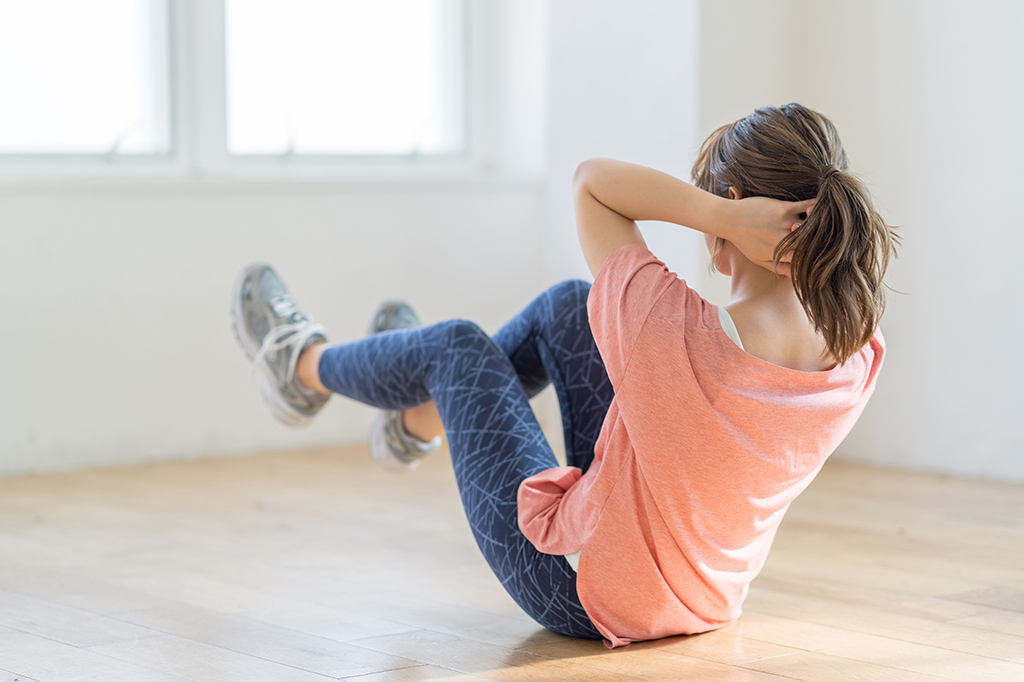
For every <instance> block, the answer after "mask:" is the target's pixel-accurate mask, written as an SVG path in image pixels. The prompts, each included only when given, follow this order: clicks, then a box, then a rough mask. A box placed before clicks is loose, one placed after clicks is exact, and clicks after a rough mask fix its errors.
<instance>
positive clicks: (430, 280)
mask: <svg viewBox="0 0 1024 682" xmlns="http://www.w3.org/2000/svg"><path fill="white" fill-rule="evenodd" d="M539 196H540V191H539V186H538V184H537V183H536V182H532V181H489V182H488V181H477V182H462V183H457V182H456V183H453V182H436V183H406V184H399V185H397V186H396V185H391V184H368V183H362V184H359V183H357V184H345V185H339V184H323V185H316V184H295V185H286V184H272V183H268V184H262V185H260V184H239V185H232V184H223V183H221V184H212V185H210V184H200V183H178V184H173V183H172V184H149V185H142V186H133V185H123V184H121V185H111V184H97V185H79V186H67V185H64V186H55V187H49V188H47V187H43V186H21V187H13V188H12V187H7V188H4V189H2V190H0V215H3V216H4V219H3V224H2V226H0V296H2V297H3V300H4V306H3V310H4V315H3V323H2V325H0V356H2V357H4V358H6V359H7V369H6V371H5V374H4V380H3V388H2V389H0V474H14V473H25V472H35V471H48V470H57V469H70V468H82V467H87V466H96V465H110V464H117V463H128V462H144V461H152V460H157V459H166V458H172V457H196V456H208V455H214V454H221V453H235V452H246V451H257V450H266V449H275V448H286V447H287V448H291V447H303V446H310V445H317V444H327V443H337V442H354V441H357V440H360V439H362V438H364V437H365V433H366V428H367V425H368V424H369V419H370V415H371V412H370V411H369V410H368V409H366V408H363V407H361V406H358V405H356V404H355V403H353V402H351V401H348V400H346V399H335V400H334V401H333V403H334V404H331V405H328V407H327V408H326V410H325V412H324V413H323V416H322V417H321V418H319V419H318V420H317V421H316V423H315V424H314V425H313V426H311V427H310V428H309V429H307V430H291V429H288V428H286V427H283V426H280V425H278V424H277V423H276V422H274V421H273V420H272V419H270V418H269V417H268V413H267V410H266V408H265V406H264V405H263V404H262V402H261V400H260V398H259V396H258V385H259V382H258V381H256V380H255V379H252V378H251V377H250V369H249V368H250V365H249V363H248V361H246V360H245V359H244V356H243V355H242V353H241V351H240V350H239V348H238V347H237V345H236V343H235V339H234V338H233V336H232V332H231V328H230V322H229V303H230V297H231V289H232V286H233V282H234V277H235V275H236V273H237V272H238V271H239V270H240V269H241V268H242V267H243V266H244V265H245V264H246V263H248V262H250V261H253V260H270V261H271V262H273V263H274V264H275V265H276V266H278V268H279V271H280V272H281V273H282V276H283V277H284V278H285V281H286V283H287V284H288V285H289V287H290V288H291V289H292V291H293V293H294V294H295V296H296V299H297V300H298V301H299V303H300V304H301V305H303V306H304V307H306V308H307V309H308V310H309V311H310V312H312V313H313V315H314V316H315V317H316V318H317V319H318V320H319V321H322V322H324V323H325V324H326V325H327V328H328V330H329V331H330V333H331V335H332V339H334V340H338V341H342V340H346V339H352V338H356V337H358V336H360V335H362V334H363V333H364V330H365V325H366V324H367V321H368V319H369V316H370V314H371V313H372V311H373V308H374V306H375V305H376V302H378V301H380V300H383V299H384V298H388V297H395V296H402V297H406V298H407V299H408V300H410V301H411V302H412V303H413V304H414V305H416V306H417V307H418V309H419V310H420V312H421V315H422V317H423V318H424V320H425V321H427V322H429V321H436V320H438V319H443V318H446V317H454V316H465V317H470V318H473V319H476V320H478V321H479V322H480V323H481V324H482V325H483V326H484V327H485V328H487V329H491V330H493V329H495V328H497V326H498V325H499V324H500V323H501V322H503V321H504V319H505V318H507V317H508V316H510V315H512V314H513V313H514V312H515V311H516V310H517V309H518V307H519V306H521V305H522V303H523V302H524V301H526V300H528V298H529V297H531V296H533V295H534V294H535V293H536V292H537V290H538V289H539V286H540V278H541V265H540V262H539V258H538V257H537V254H538V253H539V252H540V249H541V237H542V235H541V229H540V215H541V205H540V200H539ZM453 273H458V275H457V276H454V275H453Z"/></svg>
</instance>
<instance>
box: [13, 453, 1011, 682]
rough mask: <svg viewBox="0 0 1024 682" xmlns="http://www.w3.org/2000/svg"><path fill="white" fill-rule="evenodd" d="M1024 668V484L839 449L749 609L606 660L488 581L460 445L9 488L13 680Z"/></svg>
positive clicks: (953, 675)
mask: <svg viewBox="0 0 1024 682" xmlns="http://www.w3.org/2000/svg"><path fill="white" fill-rule="evenodd" d="M349 677H358V679H360V680H365V681H366V682H370V681H384V680H389V681H394V682H411V681H413V680H480V679H490V680H597V681H600V680H701V681H716V680H752V681H758V682H762V681H763V682H770V681H775V682H779V681H780V680H807V681H813V682H818V681H822V682H823V681H825V680H842V681H843V682H846V681H849V680H873V681H874V680H877V681H880V682H889V681H893V682H895V681H902V680H906V681H911V682H925V681H928V680H931V681H935V682H937V681H939V680H963V681H971V682H974V681H978V682H981V681H984V682H996V681H1002V680H1005V681H1007V682H1010V681H1012V682H1021V681H1022V680H1024V486H1019V485H1018V486H1012V485H1000V484H994V483H980V482H972V481H962V480H956V479H952V478H944V477H936V476H924V475H910V474H901V473H892V472H884V471H878V470H872V469H866V468H859V467H853V466H845V465H838V464H830V465H829V466H828V467H826V469H825V470H824V472H823V473H822V474H821V476H820V477H819V478H818V480H816V481H815V482H814V484H813V485H812V486H811V488H810V489H809V490H808V491H807V492H806V493H805V495H804V496H803V497H801V498H800V499H799V500H798V501H797V503H796V504H795V505H794V506H793V508H792V510H791V511H790V514H789V516H788V517H787V518H786V520H785V522H784V523H783V526H782V530H781V532H780V533H779V536H778V539H777V541H776V544H775V548H774V549H773V551H772V555H771V557H770V559H769V561H768V565H767V567H766V568H765V570H764V572H763V574H762V575H761V577H760V578H758V580H757V581H756V582H755V583H754V585H753V587H752V589H751V592H750V597H749V598H748V600H747V605H746V613H745V615H744V616H743V618H742V619H741V620H740V622H739V623H738V624H736V625H734V626H731V627H729V628H726V629H724V630H720V631H718V632H714V633H709V634H705V635H699V636H696V637H689V638H687V637H679V638H674V639H669V640H662V641H657V642H646V643H642V644H634V645H631V646H628V647H624V648H622V649H617V650H615V651H608V650H606V649H605V648H604V646H603V645H602V644H601V643H598V642H586V641H578V640H572V639H569V638H565V637H561V636H559V635H555V634H553V633H551V632H548V631H546V630H543V629H541V628H540V627H538V626H537V625H535V624H534V623H533V622H531V621H530V620H529V619H528V618H527V617H526V616H524V615H523V614H522V613H521V612H520V611H519V610H518V608H517V607H516V605H515V604H514V603H513V602H512V601H511V599H509V598H508V597H507V596H506V595H505V593H504V592H503V591H502V589H501V587H500V586H499V585H498V583H497V581H496V580H495V579H494V578H493V577H492V576H491V574H490V572H489V571H488V569H487V568H486V566H485V564H484V563H483V561H482V559H481V558H480V556H479V554H478V553H477V550H476V547H475V546H474V544H473V541H472V538H471V537H470V534H469V530H468V527H467V525H466V522H465V520H464V518H463V516H462V513H461V510H460V508H459V505H458V499H457V495H456V491H455V485H454V482H453V480H452V475H451V470H450V465H449V464H448V462H447V458H446V457H443V456H435V457H434V458H433V459H432V460H431V461H428V463H427V464H426V465H424V466H423V467H422V468H421V469H420V470H419V471H416V472H414V473H413V474H411V475H395V474H390V473H387V472H383V471H379V470H377V469H376V468H374V466H373V465H372V464H370V463H369V461H368V458H367V455H366V453H365V451H364V450H363V449H361V448H354V449H347V450H331V451H316V452H297V453H287V454H280V455H270V456H253V457H244V458H234V459H225V460H217V461H203V462H193V463H178V464H168V465H160V466H148V467H139V468H125V469H116V470H106V471H93V472H85V473H75V474H61V475H48V476H39V477H27V478H16V479H7V480H0V682H10V681H12V680H25V681H33V680H35V681H38V682H51V681H58V680H59V681H70V680H97V681H100V680H102V681H103V682H118V681H121V680H125V681H129V682H148V681H150V680H154V681H156V680H159V681H171V680H198V681H201V682H208V681H209V682H214V681H216V682H221V681H223V682H259V681H262V680H267V681H273V682H288V681H291V680H296V681H299V680H301V681H307V680H308V681H315V680H325V679H336V678H349Z"/></svg>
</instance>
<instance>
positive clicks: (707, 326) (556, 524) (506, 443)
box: [234, 104, 895, 646]
mask: <svg viewBox="0 0 1024 682" xmlns="http://www.w3.org/2000/svg"><path fill="white" fill-rule="evenodd" d="M693 181H694V185H695V186H694V185H690V184H687V183H685V182H682V181H680V180H677V179H675V178H672V177H670V176H668V175H665V174H663V173H660V172H657V171H654V170H651V169H649V168H644V167H641V166H635V165H631V164H627V163H622V162H618V161H610V160H602V159H597V160H591V161H586V162H584V163H583V164H581V165H580V166H579V168H578V169H577V171H576V175H575V177H574V180H573V197H574V200H575V206H576V221H577V228H578V232H579V239H580V244H581V246H582V248H583V253H584V255H585V257H586V260H587V263H588V265H589V266H590V269H591V271H592V272H593V274H594V278H595V279H594V285H593V287H591V286H589V285H588V284H586V283H585V282H580V281H572V282H565V283H562V284H558V285H556V286H554V287H552V288H551V289H548V290H547V291H546V292H544V293H543V294H541V296H540V297H538V298H537V299H536V300H534V301H533V302H532V303H530V304H529V305H528V306H527V307H526V309H525V310H523V311H522V312H521V313H520V314H519V315H518V316H516V317H515V318H513V319H512V321H510V322H509V323H508V324H507V325H505V326H504V327H503V328H502V329H501V330H500V331H499V332H498V333H497V334H496V335H495V336H494V337H493V338H492V337H489V336H488V335H486V334H485V333H484V332H482V331H481V330H480V328H479V327H478V326H477V325H475V324H473V323H472V322H467V321H464V320H451V321H448V322H442V323H440V324H435V325H432V326H426V327H423V326H420V325H419V321H418V320H417V319H416V317H415V313H413V312H412V310H411V309H410V308H408V306H405V305H404V304H401V303H389V304H385V305H384V306H382V308H381V309H380V310H379V311H378V315H377V316H375V319H374V322H373V325H372V328H371V331H373V332H379V333H374V334H372V335H371V336H369V337H368V338H366V339H363V340H361V341H356V342H354V343H348V344H341V345H329V344H328V343H327V337H326V335H325V332H324V330H323V328H322V327H321V326H319V325H317V324H315V323H314V322H313V321H312V319H311V318H310V317H308V316H307V315H305V314H304V313H302V312H301V311H300V310H299V308H298V307H297V306H296V305H295V303H294V301H293V300H292V299H291V297H290V296H289V295H288V293H287V291H286V290H285V288H284V286H283V285H282V284H281V281H280V280H279V279H278V277H277V275H276V274H275V273H274V271H273V270H272V269H271V268H270V267H269V266H266V265H254V266H250V267H249V268H247V269H246V270H245V271H243V272H242V274H241V275H240V276H239V279H238V283H237V285H236V291H235V300H234V311H235V315H234V317H235V328H236V332H237V334H238V337H239V340H240V341H241V343H242V345H243V346H244V348H245V349H246V351H247V352H248V354H249V356H250V357H251V358H253V359H254V361H255V362H256V363H257V364H258V365H259V366H260V367H262V369H263V370H264V372H265V374H266V381H265V383H264V386H263V392H264V396H265V397H266V399H267V402H268V404H269V405H270V407H271V410H272V412H273V413H274V415H275V416H276V417H278V418H279V419H281V420H282V421H284V422H286V423H289V424H293V425H297V424H301V423H304V422H306V421H308V420H309V419H310V418H312V416H313V415H314V414H315V413H316V412H317V411H318V410H319V409H320V408H321V407H322V406H323V405H324V403H325V402H326V401H327V399H328V397H329V395H330V394H331V393H332V392H333V393H340V394H342V395H345V396H348V397H350V398H354V399H356V400H359V401H361V402H364V403H367V404H370V405H374V406H376V407H378V408H380V409H381V410H382V412H381V413H380V416H379V417H378V419H377V420H376V421H375V422H374V427H373V435H372V437H371V451H372V452H373V455H374V457H375V458H376V459H378V460H379V461H381V462H383V463H385V464H388V465H390V466H393V467H405V468H412V467H413V466H415V464H416V463H418V461H419V459H420V458H421V457H423V456H424V455H425V454H427V453H428V452H430V451H431V450H433V449H434V448H435V447H436V446H437V443H438V442H439V439H438V438H437V437H438V436H439V435H440V434H441V433H442V428H443V431H444V433H446V434H447V438H448V443H449V446H450V450H451V457H452V463H453V465H454V469H455V476H456V479H457V480H458V485H459V491H460V495H461V497H462V502H463V505H464V508H465V511H466V516H467V517H468V519H469V523H470V526H471V528H472V530H473V534H474V536H475V538H476V541H477V544H478V545H479V547H480V550H481V551H482V552H483V554H484V557H485V558H486V560H487V563H488V564H489V565H490V567H491V569H492V570H493V571H494V573H495V575H496V576H497V577H498V579H499V580H500V581H501V583H502V585H503V586H504V587H505V589H506V590H508V593H509V594H510V595H511V596H512V598H513V599H515V600H516V602H518V603H519V605H520V606H521V607H522V608H523V609H524V610H525V611H526V612H527V613H528V614H529V615H530V616H532V617H533V618H534V619H536V621H537V622H538V623H540V624H542V625H544V626H545V627H548V628H550V629H552V630H554V631H556V632H560V633H563V634H566V635H572V636H575V637H587V638H601V637H603V638H605V639H606V640H607V641H608V642H609V643H610V645H612V646H618V645H622V644H626V643H628V642H631V641H635V640H643V639H655V638H659V637H665V636H669V635H678V634H689V633H697V632H703V631H706V630H711V629H714V628H718V627H722V626H724V625H727V624H729V623H731V622H733V621H735V620H736V619H737V618H738V617H739V615H740V606H741V604H742V602H743V599H744V597H745V596H746V593H747V589H748V586H749V584H750V582H751V580H753V579H754V577H755V576H756V575H757V574H758V572H759V571H760V570H761V567H762V566H763V564H764V561H765V558H766V556H767V554H768V549H769V547H770V546H771V543H772V540H773V538H774V536H775V532H776V530H777V529H778V526H779V523H780V521H781V520H782V517H783V514H785V512H786V510H787V508H788V507H789V504H790V503H791V502H792V501H793V499H794V498H795V497H796V496H797V495H798V494H799V493H800V492H801V491H803V490H804V488H806V487H807V485H808V484H809V483H810V482H811V480H812V479H813V478H814V476H815V474H816V473H817V472H818V470H819V469H820V468H821V466H822V464H823V463H824V461H825V459H826V458H827V457H828V455H829V454H830V453H831V452H832V451H833V450H834V449H835V447H836V446H837V445H838V444H839V442H840V441H841V440H842V439H843V437H844V436H845V435H846V434H847V433H848V432H849V430H850V428H851V427H852V426H853V424H854V422H855V421H856V419H857V417H858V416H859V415H860V413H861V411H862V410H863V408H864V405H865V403H866V402H867V400H868V398H869V397H870V395H871V393H872V390H873V389H874V385H875V379H876V377H877V375H878V371H879V368H880V367H881V365H882V357H883V354H884V346H883V340H882V336H881V334H880V333H879V332H878V328H877V327H878V321H879V318H880V316H881V314H882V309H883V305H884V300H883V293H884V290H883V284H882V276H883V274H884V273H885V269H886V266H887V264H888V261H889V258H890V256H891V255H892V253H893V252H894V246H895V238H894V235H893V232H892V230H891V228H889V227H888V226H886V224H885V223H884V222H883V221H882V219H881V217H880V216H879V215H878V213H877V212H876V211H875V209H874V208H873V206H872V203H871V199H870V197H869V195H868V192H867V191H866V189H865V188H864V186H863V185H862V184H861V183H860V181H858V180H857V179H856V178H855V177H854V176H852V175H851V174H850V173H849V172H848V169H847V159H846V154H845V152H844V151H843V147H842V144H841V143H840V141H839V136H838V134H837V133H836V130H835V128H834V126H833V125H832V123H831V122H830V121H829V120H828V119H826V118H825V117H824V116H822V115H820V114H818V113H816V112H814V111H811V110H809V109H807V108H805V107H802V106H800V105H797V104H790V105H787V106H784V107H780V108H764V109H759V110H757V111H755V112H754V113H753V114H751V115H750V116H748V117H746V118H744V119H742V120H740V121H737V122H735V123H732V124H730V125H727V126H724V127H722V128H720V129H718V130H717V131H715V132H714V133H713V134H712V135H711V137H709V138H708V140H707V141H706V142H705V143H704V145H703V147H702V149H701V151H700V154H699V156H698V158H697V161H696V163H695V164H694V167H693ZM638 220H660V221H666V222H671V223H676V224H678V225H681V226H685V227H689V228H691V229H695V230H697V231H699V232H702V233H704V235H705V238H706V240H707V242H708V245H709V248H710V250H711V254H712V259H713V264H714V267H715V268H716V269H717V270H719V271H720V272H722V273H724V274H725V275H728V276H730V277H731V278H732V298H731V301H730V303H729V305H727V306H725V307H717V306H714V305H711V304H710V303H708V302H707V301H705V300H704V299H702V298H701V297H700V296H699V295H698V294H697V293H696V292H695V291H693V290H692V289H690V288H689V287H688V286H687V285H686V283H685V282H683V281H682V280H680V279H678V278H677V277H676V276H675V275H674V274H673V273H671V272H669V271H668V270H667V269H666V268H665V266H664V265H663V264H662V263H661V262H660V261H658V259H657V258H655V257H654V256H653V255H652V254H651V252H650V251H649V250H648V249H647V247H646V245H645V244H644V240H643V237H642V236H641V233H640V231H639V230H638V228H637V224H636V221H638ZM548 383H551V384H553V385H554V388H555V392H556V393H557V395H558V401H559V405H560V407H561V412H562V421H563V427H564V431H565V448H566V457H567V460H568V466H564V467H562V466H559V465H558V462H557V461H556V459H555V457H554V455H553V453H552V451H551V448H550V446H549V445H548V443H547V441H546V440H545V438H544V436H543V434H542V433H541V429H540V427H539V426H538V424H537V421H536V419H535V417H534V414H533V412H532V411H531V409H530V405H529V398H530V397H531V396H533V395H534V394H536V393H537V392H538V391H540V390H541V389H542V388H543V387H544V386H546V385H547V384H548ZM442 425H443V426H442Z"/></svg>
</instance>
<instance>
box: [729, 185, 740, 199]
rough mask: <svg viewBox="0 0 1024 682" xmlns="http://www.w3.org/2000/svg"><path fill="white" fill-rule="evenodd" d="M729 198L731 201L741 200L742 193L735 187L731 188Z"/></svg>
mask: <svg viewBox="0 0 1024 682" xmlns="http://www.w3.org/2000/svg"><path fill="white" fill-rule="evenodd" d="M729 198H730V199H739V198H740V193H739V192H737V191H736V188H735V187H730V188H729Z"/></svg>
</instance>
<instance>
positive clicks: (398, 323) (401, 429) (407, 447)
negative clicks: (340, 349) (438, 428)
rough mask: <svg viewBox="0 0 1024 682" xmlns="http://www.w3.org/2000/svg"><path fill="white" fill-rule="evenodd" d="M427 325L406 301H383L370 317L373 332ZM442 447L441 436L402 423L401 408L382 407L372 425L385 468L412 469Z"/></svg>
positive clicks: (374, 447)
mask: <svg viewBox="0 0 1024 682" xmlns="http://www.w3.org/2000/svg"><path fill="white" fill-rule="evenodd" d="M421 326H423V325H422V323H421V322H420V318H419V317H418V316H417V315H416V312H415V311H414V310H413V309H412V308H411V307H410V306H409V304H408V303H405V302H404V301H386V302H385V303H381V304H380V306H379V307H378V308H377V311H376V312H375V313H374V314H373V318H372V319H371V320H370V328H369V329H368V330H367V332H368V333H369V334H371V335H372V334H378V333H380V332H385V331H390V330H393V329H411V328H413V327H421ZM439 447H441V436H436V437H435V438H433V439H432V440H430V441H422V440H420V439H419V438H416V437H415V436H413V435H412V434H410V433H409V432H408V431H406V430H405V426H404V425H403V424H402V412H401V410H381V411H380V412H378V413H377V416H376V417H375V418H374V420H373V425H372V426H371V427H370V455H372V456H373V459H374V461H375V462H377V463H378V464H380V465H381V466H382V467H384V468H385V469H391V470H395V471H410V470H412V469H415V468H416V467H418V466H419V465H420V462H421V461H422V460H423V458H424V457H426V456H427V455H429V454H430V453H431V452H433V451H434V450H437V449H438V448H439Z"/></svg>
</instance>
